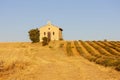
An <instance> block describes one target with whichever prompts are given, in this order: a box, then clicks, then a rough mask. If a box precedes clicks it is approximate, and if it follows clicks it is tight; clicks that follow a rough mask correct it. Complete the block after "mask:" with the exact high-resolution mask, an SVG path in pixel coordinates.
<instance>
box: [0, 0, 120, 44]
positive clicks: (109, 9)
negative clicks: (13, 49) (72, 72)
mask: <svg viewBox="0 0 120 80" xmlns="http://www.w3.org/2000/svg"><path fill="white" fill-rule="evenodd" d="M119 4H120V1H119V0H84V1H83V0H59V1H57V0H19V1H17V0H1V1H0V37H1V38H0V42H29V41H30V40H29V36H28V31H29V30H30V29H34V28H40V27H41V26H43V25H46V23H47V22H48V21H51V23H52V24H54V25H56V26H59V27H61V28H62V29H63V38H64V39H65V40H104V39H107V40H117V41H119V40H120V37H119V34H120V5H119Z"/></svg>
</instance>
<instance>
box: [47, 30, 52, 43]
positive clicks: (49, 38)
mask: <svg viewBox="0 0 120 80" xmlns="http://www.w3.org/2000/svg"><path fill="white" fill-rule="evenodd" d="M47 36H48V42H49V41H51V33H50V32H48V34H47Z"/></svg>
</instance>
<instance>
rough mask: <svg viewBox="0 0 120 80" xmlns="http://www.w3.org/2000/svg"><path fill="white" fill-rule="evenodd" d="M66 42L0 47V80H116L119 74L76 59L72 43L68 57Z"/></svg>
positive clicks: (82, 58)
mask: <svg viewBox="0 0 120 80" xmlns="http://www.w3.org/2000/svg"><path fill="white" fill-rule="evenodd" d="M67 42H68V41H55V42H50V44H49V45H48V46H44V47H43V46H41V43H35V44H31V43H29V42H16V43H0V80H120V76H119V75H120V72H118V71H116V70H114V69H112V68H111V67H104V66H101V65H98V64H95V63H94V62H90V61H89V60H87V59H85V58H84V57H83V56H80V55H79V53H78V51H77V50H76V48H75V45H74V43H73V41H71V46H72V47H71V51H72V56H68V52H67ZM82 48H83V47H82ZM83 50H84V51H85V49H83ZM86 53H87V52H86ZM96 53H97V52H96Z"/></svg>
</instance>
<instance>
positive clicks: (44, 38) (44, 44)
mask: <svg viewBox="0 0 120 80" xmlns="http://www.w3.org/2000/svg"><path fill="white" fill-rule="evenodd" d="M42 39H43V42H42V46H46V45H48V38H47V37H43V38H42Z"/></svg>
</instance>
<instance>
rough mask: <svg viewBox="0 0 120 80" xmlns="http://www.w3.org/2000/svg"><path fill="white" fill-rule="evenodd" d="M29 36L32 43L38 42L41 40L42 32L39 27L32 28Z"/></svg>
mask: <svg viewBox="0 0 120 80" xmlns="http://www.w3.org/2000/svg"><path fill="white" fill-rule="evenodd" d="M28 33H29V38H30V40H31V41H32V43H36V42H39V41H40V40H39V37H40V33H39V30H38V28H37V29H31V30H30V31H29V32H28Z"/></svg>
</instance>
